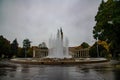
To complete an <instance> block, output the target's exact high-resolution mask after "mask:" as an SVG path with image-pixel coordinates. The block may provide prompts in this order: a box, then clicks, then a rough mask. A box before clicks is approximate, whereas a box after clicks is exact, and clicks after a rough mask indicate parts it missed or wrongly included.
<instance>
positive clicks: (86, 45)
mask: <svg viewBox="0 0 120 80" xmlns="http://www.w3.org/2000/svg"><path fill="white" fill-rule="evenodd" d="M81 46H82V48H89V44H88V43H86V42H83V43H82V44H81Z"/></svg>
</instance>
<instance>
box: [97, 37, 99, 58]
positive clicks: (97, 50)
mask: <svg viewBox="0 0 120 80" xmlns="http://www.w3.org/2000/svg"><path fill="white" fill-rule="evenodd" d="M97 57H99V50H98V36H97Z"/></svg>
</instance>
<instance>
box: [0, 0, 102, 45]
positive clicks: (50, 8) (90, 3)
mask: <svg viewBox="0 0 120 80" xmlns="http://www.w3.org/2000/svg"><path fill="white" fill-rule="evenodd" d="M100 2H101V0H1V1H0V35H3V36H5V37H6V38H8V39H9V40H11V41H12V40H13V39H15V38H18V42H19V44H20V45H21V46H22V41H23V39H25V38H29V39H30V40H31V41H32V42H33V43H32V45H38V44H39V43H40V42H42V41H45V42H46V43H48V39H49V37H50V35H51V34H56V32H57V29H58V28H59V27H62V28H63V31H64V35H65V36H67V37H68V38H69V41H70V42H69V43H70V46H75V45H79V44H81V43H82V42H83V41H86V42H88V43H89V44H92V40H93V37H92V28H93V26H94V25H95V21H94V16H95V15H96V13H97V8H98V6H99V4H100Z"/></svg>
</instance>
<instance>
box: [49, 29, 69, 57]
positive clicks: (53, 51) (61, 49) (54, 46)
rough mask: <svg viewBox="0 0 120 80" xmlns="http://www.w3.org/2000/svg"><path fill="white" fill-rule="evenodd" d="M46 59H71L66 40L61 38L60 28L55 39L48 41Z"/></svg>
mask: <svg viewBox="0 0 120 80" xmlns="http://www.w3.org/2000/svg"><path fill="white" fill-rule="evenodd" d="M48 58H71V56H70V55H69V50H68V39H67V38H65V39H64V37H63V32H62V28H60V30H59V29H58V32H57V36H56V38H52V37H50V39H49V53H48Z"/></svg>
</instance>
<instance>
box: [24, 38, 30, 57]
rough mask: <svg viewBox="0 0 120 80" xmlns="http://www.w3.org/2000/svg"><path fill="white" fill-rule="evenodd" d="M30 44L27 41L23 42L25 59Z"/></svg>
mask: <svg viewBox="0 0 120 80" xmlns="http://www.w3.org/2000/svg"><path fill="white" fill-rule="evenodd" d="M30 43H31V41H30V40H29V39H24V40H23V49H24V53H25V57H27V54H28V50H29V49H30V46H31V44H30Z"/></svg>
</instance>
